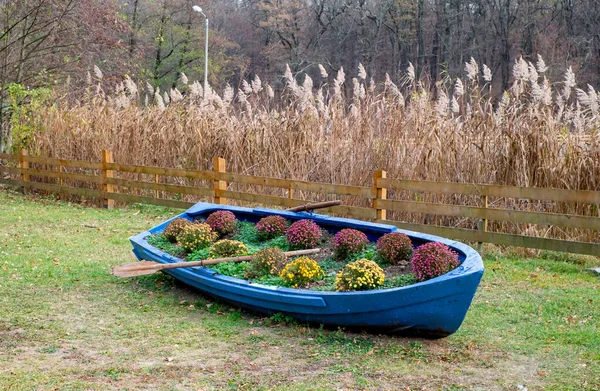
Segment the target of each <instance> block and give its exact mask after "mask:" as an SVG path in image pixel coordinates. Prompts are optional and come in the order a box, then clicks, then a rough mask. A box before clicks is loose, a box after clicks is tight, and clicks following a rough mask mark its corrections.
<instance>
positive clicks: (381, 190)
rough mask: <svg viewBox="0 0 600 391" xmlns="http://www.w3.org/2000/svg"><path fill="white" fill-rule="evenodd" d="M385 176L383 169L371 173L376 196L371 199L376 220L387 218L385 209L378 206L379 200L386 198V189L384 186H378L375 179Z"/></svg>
mask: <svg viewBox="0 0 600 391" xmlns="http://www.w3.org/2000/svg"><path fill="white" fill-rule="evenodd" d="M383 178H387V173H386V172H385V171H383V170H379V171H375V174H374V175H373V187H374V189H375V195H376V196H377V198H375V199H374V200H373V208H374V209H375V215H376V218H377V220H385V219H386V218H387V211H386V210H385V209H381V208H380V206H379V200H385V199H387V189H386V188H385V187H378V186H377V180H378V179H383Z"/></svg>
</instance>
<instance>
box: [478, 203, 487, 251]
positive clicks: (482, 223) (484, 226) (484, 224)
mask: <svg viewBox="0 0 600 391" xmlns="http://www.w3.org/2000/svg"><path fill="white" fill-rule="evenodd" d="M481 203H482V204H483V207H484V208H487V207H488V197H487V196H486V195H483V196H481ZM487 225H488V220H487V219H481V220H479V222H478V223H477V229H478V230H479V231H481V232H485V231H487ZM482 245H483V243H482V242H477V252H478V253H480V252H481V250H482Z"/></svg>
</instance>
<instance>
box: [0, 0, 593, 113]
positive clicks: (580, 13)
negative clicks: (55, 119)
mask: <svg viewBox="0 0 600 391" xmlns="http://www.w3.org/2000/svg"><path fill="white" fill-rule="evenodd" d="M194 4H197V5H199V6H201V7H202V8H203V9H204V11H205V13H206V14H207V15H208V17H209V19H210V32H209V53H210V54H209V60H210V63H209V83H210V84H211V86H215V88H223V87H224V86H225V84H226V83H229V84H230V85H232V86H233V87H238V86H240V84H241V81H242V80H243V79H245V78H252V77H254V75H256V74H258V75H260V77H261V78H262V80H263V81H268V82H270V83H271V84H272V85H273V86H275V87H277V86H278V84H277V82H278V81H280V82H281V80H282V78H281V75H282V74H283V72H284V69H285V65H286V64H289V66H290V68H291V70H292V72H293V73H294V74H299V73H300V72H306V73H307V74H308V75H310V76H311V77H312V78H313V79H315V78H316V75H318V73H319V69H318V68H317V66H316V65H317V64H322V65H323V66H324V67H325V69H326V70H327V71H328V72H330V73H331V72H337V71H339V69H340V68H341V67H343V68H344V69H346V70H349V69H352V70H355V69H356V68H357V66H358V64H359V63H361V64H363V65H364V67H365V69H366V71H367V73H368V74H369V75H371V76H372V77H373V78H374V79H375V80H376V81H382V80H383V79H384V77H385V74H386V73H388V74H389V75H390V77H391V79H392V81H394V82H397V81H398V79H399V77H400V75H401V73H402V72H403V71H405V70H406V68H407V67H408V65H409V62H412V64H414V67H415V70H416V75H417V78H419V79H420V78H422V77H423V76H425V77H426V78H427V80H428V81H430V82H431V83H430V85H432V86H433V85H435V82H436V81H439V80H443V78H444V77H445V76H447V75H452V76H453V77H455V76H457V75H460V73H461V72H462V71H463V68H464V64H465V62H468V61H469V59H470V58H471V57H473V58H475V59H476V60H477V61H478V62H481V63H483V64H486V65H487V66H488V67H489V68H490V69H491V71H492V74H493V80H494V84H495V85H497V86H498V87H500V88H499V89H498V90H499V91H500V90H506V89H507V88H508V87H509V83H510V78H511V73H510V67H511V66H512V63H513V62H514V61H515V59H517V58H518V57H519V56H523V58H524V59H525V60H532V61H533V60H535V59H536V56H537V54H541V55H543V57H544V59H545V61H546V64H548V65H549V66H550V69H549V70H548V73H547V74H548V77H549V79H550V80H551V81H553V80H557V79H558V78H559V77H560V76H561V75H562V74H563V73H564V72H565V70H566V69H567V67H568V66H572V67H573V71H574V73H575V74H577V76H578V81H579V82H581V83H583V84H584V85H585V84H586V83H589V84H591V85H592V86H597V85H598V83H599V81H600V1H599V0H471V1H470V0H448V1H442V0H306V1H301V0H237V1H236V0H222V1H213V0H103V1H99V0H18V1H17V0H7V1H2V2H0V90H1V91H2V103H3V104H4V106H6V104H7V102H6V97H7V92H6V89H7V86H8V85H10V84H11V83H17V84H22V85H25V86H27V87H30V88H35V87H40V86H48V85H57V84H58V85H62V84H65V83H67V82H68V83H69V85H70V88H71V89H72V90H73V91H77V88H84V87H85V86H86V83H85V80H86V74H87V71H89V70H91V69H92V66H93V65H97V66H99V68H100V69H102V72H103V74H104V82H105V83H110V82H111V81H112V82H118V81H121V80H122V78H123V77H124V76H125V75H129V76H131V77H132V78H134V79H143V80H147V81H149V82H150V83H151V84H152V85H153V86H154V87H158V86H160V87H162V89H163V90H165V89H168V87H171V86H175V84H176V81H177V80H178V78H180V76H181V73H182V72H183V73H185V74H186V75H187V76H188V77H190V78H194V79H198V80H202V77H203V76H202V75H203V61H204V46H203V43H204V20H203V18H202V17H201V16H200V15H199V14H197V13H194V12H192V5H194ZM5 111H6V110H4V111H3V112H5Z"/></svg>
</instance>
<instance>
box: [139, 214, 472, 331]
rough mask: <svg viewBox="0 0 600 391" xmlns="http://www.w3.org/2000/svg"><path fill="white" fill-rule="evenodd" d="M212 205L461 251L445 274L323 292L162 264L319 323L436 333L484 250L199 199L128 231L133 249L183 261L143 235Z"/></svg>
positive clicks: (459, 306) (237, 297)
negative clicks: (392, 284) (135, 232)
mask: <svg viewBox="0 0 600 391" xmlns="http://www.w3.org/2000/svg"><path fill="white" fill-rule="evenodd" d="M217 210H228V211H231V212H233V213H234V214H235V216H236V217H237V218H238V220H241V221H250V222H257V221H258V220H260V219H261V218H263V217H265V216H270V215H279V216H283V217H284V218H286V219H288V220H291V221H296V220H301V219H312V220H314V221H315V222H316V223H317V224H318V225H319V226H321V227H322V228H324V229H326V230H328V231H329V232H331V233H335V232H337V231H339V230H341V229H343V228H354V229H358V230H361V231H362V232H364V233H365V234H366V235H367V237H368V238H369V240H370V241H376V240H377V239H378V238H379V237H380V236H382V235H383V234H386V233H389V232H395V231H398V232H403V233H405V234H406V235H408V237H409V238H410V239H411V241H412V243H413V246H415V247H418V246H419V245H421V244H424V243H426V242H431V241H435V242H441V243H444V244H446V245H448V246H449V247H450V248H452V249H453V250H454V251H456V252H457V253H458V254H459V260H460V261H461V264H460V266H458V267H457V268H456V269H454V270H452V271H450V272H448V273H446V274H444V275H442V276H439V277H436V278H433V279H431V280H427V281H423V282H419V283H416V284H413V285H409V286H404V287H400V288H390V289H377V290H369V291H358V292H323V291H312V290H304V289H291V288H285V287H276V286H268V285H263V284H258V283H254V282H250V281H247V280H242V279H238V278H233V277H228V276H223V275H220V274H218V273H217V272H215V271H214V270H212V269H210V268H208V267H189V268H176V269H169V270H165V271H164V272H165V273H168V274H170V275H171V276H173V277H174V278H176V279H178V280H180V281H182V282H184V283H186V284H187V285H190V286H192V287H194V288H196V289H198V290H200V291H201V292H204V293H207V294H209V295H211V296H214V297H216V298H219V299H221V300H224V301H226V302H228V303H230V304H232V305H234V306H238V307H242V308H245V309H248V310H251V311H256V312H259V313H262V314H266V315H272V314H275V313H283V314H285V315H288V316H291V317H293V318H295V319H296V320H298V321H299V322H304V323H310V324H315V325H321V324H322V325H324V326H326V327H344V328H347V329H353V330H367V331H370V332H383V333H400V334H404V335H408V334H410V335H418V336H423V337H428V338H440V337H445V336H448V335H450V334H452V333H454V332H455V331H456V330H458V328H459V327H460V325H461V324H462V322H463V319H464V318H465V315H466V313H467V310H468V309H469V306H470V304H471V301H472V300H473V296H474V295H475V291H476V290H477V286H478V285H479V281H480V280H481V277H482V275H483V263H482V261H481V257H480V255H479V254H478V253H477V252H476V251H475V250H474V249H472V248H471V247H469V246H467V245H465V244H463V243H459V242H456V241H452V240H449V239H445V238H442V237H439V236H433V235H427V234H422V233H418V232H413V231H406V230H400V229H398V228H397V227H394V226H391V225H385V224H376V223H370V222H364V221H359V220H353V219H345V218H337V217H331V216H326V215H320V214H314V213H309V212H288V211H283V210H275V209H266V208H254V209H252V208H243V207H236V206H228V205H216V204H209V203H198V204H196V205H194V206H193V207H191V208H190V209H188V210H187V211H185V212H184V213H182V214H180V215H178V216H175V217H174V218H172V219H170V220H167V221H165V222H163V223H162V224H160V225H158V226H156V227H154V228H152V229H150V230H149V231H145V232H142V233H140V234H138V235H136V236H133V237H131V238H130V241H131V243H132V244H133V252H134V254H135V255H136V257H137V258H138V259H139V260H147V261H154V262H159V263H173V262H183V261H182V260H181V259H179V258H176V257H174V256H172V255H170V254H167V253H165V252H163V251H161V250H159V249H157V248H155V247H153V246H152V245H150V244H149V243H148V242H147V241H146V238H147V237H148V236H150V235H152V234H158V233H161V232H162V231H163V230H164V228H165V227H166V226H167V224H168V223H169V222H170V221H171V220H173V219H175V218H186V219H188V220H196V219H204V218H206V217H207V216H208V215H209V214H210V213H212V212H214V211H217Z"/></svg>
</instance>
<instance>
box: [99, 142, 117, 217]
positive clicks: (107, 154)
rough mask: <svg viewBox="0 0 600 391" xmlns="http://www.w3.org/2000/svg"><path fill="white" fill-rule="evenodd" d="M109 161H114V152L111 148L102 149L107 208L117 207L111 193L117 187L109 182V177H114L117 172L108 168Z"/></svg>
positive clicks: (103, 189) (103, 183) (103, 186)
mask: <svg viewBox="0 0 600 391" xmlns="http://www.w3.org/2000/svg"><path fill="white" fill-rule="evenodd" d="M108 163H114V160H113V153H112V151H109V150H106V149H104V150H102V191H103V192H104V194H105V195H104V196H105V198H104V207H105V208H106V209H112V208H114V207H115V200H113V199H111V198H110V193H114V191H115V188H114V185H113V184H110V183H108V178H114V176H115V172H114V171H113V170H108V169H107V168H106V165H107V164H108Z"/></svg>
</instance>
